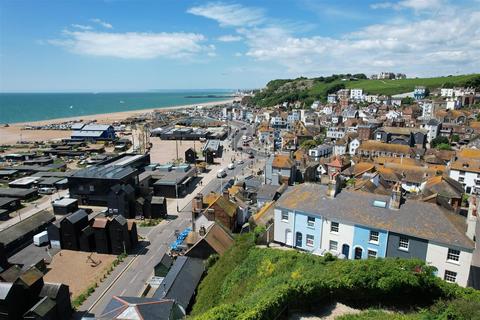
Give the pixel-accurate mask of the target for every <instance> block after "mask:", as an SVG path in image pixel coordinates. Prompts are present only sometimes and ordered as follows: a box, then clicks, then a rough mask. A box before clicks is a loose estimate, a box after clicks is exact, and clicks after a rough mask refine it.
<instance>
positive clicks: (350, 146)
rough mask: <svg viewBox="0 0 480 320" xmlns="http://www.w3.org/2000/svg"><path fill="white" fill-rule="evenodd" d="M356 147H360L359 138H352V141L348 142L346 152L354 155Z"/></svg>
mask: <svg viewBox="0 0 480 320" xmlns="http://www.w3.org/2000/svg"><path fill="white" fill-rule="evenodd" d="M358 147H360V140H358V138H354V139H352V141H350V143H349V144H348V153H349V154H350V155H352V156H354V155H355V153H356V152H357V149H358Z"/></svg>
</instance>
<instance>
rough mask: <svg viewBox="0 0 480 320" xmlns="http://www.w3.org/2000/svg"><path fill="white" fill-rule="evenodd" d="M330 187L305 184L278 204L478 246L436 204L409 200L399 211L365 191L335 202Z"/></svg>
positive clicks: (347, 193)
mask: <svg viewBox="0 0 480 320" xmlns="http://www.w3.org/2000/svg"><path fill="white" fill-rule="evenodd" d="M326 191H327V187H326V186H322V185H317V184H309V183H306V184H301V185H298V186H294V187H292V188H290V191H288V192H286V193H285V194H283V195H282V196H281V197H280V199H279V200H278V201H277V207H280V208H285V209H290V210H298V211H301V212H305V213H309V214H314V215H320V216H322V217H325V218H327V219H329V220H338V221H341V222H346V223H351V224H358V225H362V226H367V227H370V228H375V229H381V230H388V231H393V232H397V233H400V234H405V235H409V236H414V237H418V238H422V239H427V240H431V241H434V242H437V243H443V244H446V245H450V246H457V247H461V248H465V249H468V250H473V249H474V247H475V246H474V243H473V242H472V241H471V240H470V239H469V238H467V236H466V235H465V234H464V233H463V232H461V231H459V230H458V225H457V224H454V223H452V221H451V220H452V219H450V218H451V217H450V216H451V215H452V213H449V212H446V211H445V210H443V209H442V208H440V207H439V206H437V205H435V204H430V203H425V202H421V201H415V200H408V201H406V202H405V203H404V204H403V205H402V206H400V209H399V210H390V209H386V208H378V207H374V206H373V201H375V200H379V201H385V202H387V203H388V201H389V197H388V196H382V195H377V194H370V193H365V192H356V191H349V190H345V189H344V190H342V191H341V192H340V193H339V194H338V195H337V196H336V197H335V198H334V199H330V198H328V197H327V196H326Z"/></svg>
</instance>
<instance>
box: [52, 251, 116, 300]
mask: <svg viewBox="0 0 480 320" xmlns="http://www.w3.org/2000/svg"><path fill="white" fill-rule="evenodd" d="M90 255H91V258H92V259H93V261H95V262H92V260H90V259H88V257H89V256H90ZM115 258H116V256H115V255H110V254H98V253H93V254H92V253H91V252H82V251H71V250H61V251H60V252H59V253H57V254H56V255H55V256H54V257H53V260H52V262H51V264H50V265H48V269H49V271H48V272H47V274H46V275H45V277H44V280H45V282H54V283H55V282H57V283H58V282H60V283H64V284H66V285H68V286H69V287H70V292H71V293H72V299H73V298H75V297H76V296H78V295H79V294H80V293H82V292H84V291H85V290H86V289H87V288H88V287H89V286H91V285H92V284H93V283H95V282H99V281H100V279H101V278H103V276H104V275H105V274H106V273H107V271H108V270H109V269H110V267H111V265H112V262H113V261H114V260H115ZM98 262H100V263H99V264H98V265H96V264H97V263H98Z"/></svg>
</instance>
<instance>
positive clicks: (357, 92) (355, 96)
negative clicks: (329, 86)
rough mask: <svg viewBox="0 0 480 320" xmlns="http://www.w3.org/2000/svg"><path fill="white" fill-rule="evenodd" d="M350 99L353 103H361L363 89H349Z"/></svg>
mask: <svg viewBox="0 0 480 320" xmlns="http://www.w3.org/2000/svg"><path fill="white" fill-rule="evenodd" d="M350 99H351V100H355V101H362V100H363V89H350Z"/></svg>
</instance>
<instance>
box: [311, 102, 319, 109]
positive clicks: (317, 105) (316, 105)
mask: <svg viewBox="0 0 480 320" xmlns="http://www.w3.org/2000/svg"><path fill="white" fill-rule="evenodd" d="M318 107H320V101H318V100H317V101H313V103H312V105H311V106H310V108H311V109H314V110H317V109H318Z"/></svg>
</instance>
